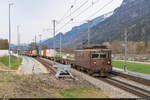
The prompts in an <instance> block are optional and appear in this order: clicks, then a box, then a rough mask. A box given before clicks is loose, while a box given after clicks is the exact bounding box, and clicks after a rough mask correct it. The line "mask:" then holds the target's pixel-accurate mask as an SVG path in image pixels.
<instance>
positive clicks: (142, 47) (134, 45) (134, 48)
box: [104, 40, 150, 54]
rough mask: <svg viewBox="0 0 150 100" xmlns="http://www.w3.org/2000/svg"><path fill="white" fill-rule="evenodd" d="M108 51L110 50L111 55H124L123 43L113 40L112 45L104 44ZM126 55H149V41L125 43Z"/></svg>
mask: <svg viewBox="0 0 150 100" xmlns="http://www.w3.org/2000/svg"><path fill="white" fill-rule="evenodd" d="M104 44H105V45H107V46H108V47H109V48H110V49H112V53H113V54H123V53H124V41H118V40H114V41H113V42H112V44H110V43H109V42H105V43H104ZM127 53H128V54H150V41H147V42H143V41H141V42H134V41H128V42H127Z"/></svg>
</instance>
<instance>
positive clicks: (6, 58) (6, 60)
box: [0, 56, 22, 70]
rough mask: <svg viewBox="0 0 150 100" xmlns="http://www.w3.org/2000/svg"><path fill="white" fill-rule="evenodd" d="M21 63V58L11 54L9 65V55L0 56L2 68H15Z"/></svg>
mask: <svg viewBox="0 0 150 100" xmlns="http://www.w3.org/2000/svg"><path fill="white" fill-rule="evenodd" d="M21 63H22V58H17V57H15V56H11V66H10V67H9V56H3V57H0V66H1V67H2V68H4V69H13V70H16V69H18V67H19V66H20V65H21Z"/></svg>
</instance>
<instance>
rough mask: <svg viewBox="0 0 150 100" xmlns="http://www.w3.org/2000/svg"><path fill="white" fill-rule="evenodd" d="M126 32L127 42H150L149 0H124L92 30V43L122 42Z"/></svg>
mask: <svg viewBox="0 0 150 100" xmlns="http://www.w3.org/2000/svg"><path fill="white" fill-rule="evenodd" d="M125 30H127V32H128V40H129V41H148V40H150V34H149V32H150V0H124V1H123V3H122V5H121V6H120V7H119V8H117V9H116V10H115V11H114V14H113V15H112V16H111V17H109V18H108V19H106V20H105V21H103V22H102V23H99V24H98V25H96V26H95V27H93V29H92V36H93V37H92V39H91V40H92V43H103V42H105V41H110V42H111V41H113V40H122V39H123V37H124V32H125Z"/></svg>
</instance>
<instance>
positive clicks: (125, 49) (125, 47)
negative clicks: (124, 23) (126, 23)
mask: <svg viewBox="0 0 150 100" xmlns="http://www.w3.org/2000/svg"><path fill="white" fill-rule="evenodd" d="M124 35H125V37H124V71H125V72H126V71H127V30H126V29H125V33H124Z"/></svg>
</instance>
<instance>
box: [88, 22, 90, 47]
mask: <svg viewBox="0 0 150 100" xmlns="http://www.w3.org/2000/svg"><path fill="white" fill-rule="evenodd" d="M88 45H90V20H88Z"/></svg>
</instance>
